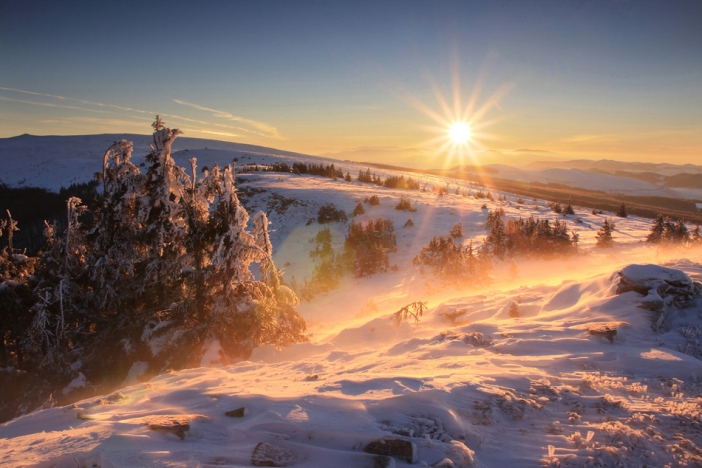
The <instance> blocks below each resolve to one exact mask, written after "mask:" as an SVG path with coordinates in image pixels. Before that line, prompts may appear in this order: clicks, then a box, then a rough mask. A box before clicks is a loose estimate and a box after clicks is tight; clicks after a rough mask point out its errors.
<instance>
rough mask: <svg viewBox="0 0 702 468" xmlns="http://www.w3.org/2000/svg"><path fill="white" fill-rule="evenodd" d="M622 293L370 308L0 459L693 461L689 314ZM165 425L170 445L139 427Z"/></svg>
mask: <svg viewBox="0 0 702 468" xmlns="http://www.w3.org/2000/svg"><path fill="white" fill-rule="evenodd" d="M672 266H674V267H677V268H679V269H681V270H684V271H687V272H688V273H689V277H692V278H699V277H700V276H699V275H700V274H701V273H702V265H700V264H699V263H693V262H690V261H685V262H678V263H676V264H673V265H672ZM656 274H658V273H654V275H653V276H655V275H656ZM620 283H621V278H620V277H619V275H617V274H616V272H615V274H614V275H613V274H612V272H607V273H602V274H598V275H595V276H593V277H591V278H589V279H586V280H582V281H570V280H567V281H564V282H562V283H561V284H558V285H553V286H538V287H531V288H517V289H513V290H503V291H492V292H490V293H484V294H480V295H467V296H464V297H456V298H454V299H452V300H450V301H446V302H443V303H441V304H438V305H437V306H435V307H432V308H431V309H430V310H429V311H428V312H427V313H426V314H425V315H424V316H422V317H421V318H420V320H419V322H418V323H414V321H413V320H401V321H398V320H396V318H395V317H394V315H392V314H388V313H380V314H379V315H378V317H377V318H374V319H372V320H370V321H367V322H365V323H363V324H362V325H360V326H358V327H352V328H346V329H344V330H342V331H341V332H340V333H338V334H336V335H335V336H333V337H331V338H330V339H328V340H327V341H326V342H325V343H319V342H312V343H305V344H299V345H295V346H293V347H291V348H289V349H286V350H284V351H280V352H279V351H276V350H274V349H272V348H268V347H264V348H260V349H258V350H256V351H255V352H254V354H253V355H252V356H251V359H250V360H249V361H247V362H242V363H239V364H236V365H231V366H227V367H219V368H199V369H191V370H186V371H181V372H177V373H173V374H170V375H163V376H160V377H157V378H154V379H152V380H151V381H150V382H148V383H144V384H139V385H135V386H131V387H127V388H124V389H122V390H121V391H120V392H118V393H115V394H113V395H109V396H106V397H99V398H94V399H90V400H85V401H82V402H78V403H77V404H75V405H73V406H70V407H64V408H53V409H48V410H44V411H41V412H37V413H34V414H31V415H28V416H25V417H23V418H20V419H18V420H15V421H12V422H10V423H7V424H5V425H3V426H0V461H1V462H2V464H3V465H5V466H29V465H34V464H39V463H42V464H41V465H40V466H72V465H70V463H74V464H75V463H78V464H79V465H81V466H83V465H90V464H94V466H102V467H112V466H127V467H131V466H134V467H136V466H222V465H223V466H251V463H252V461H251V457H252V454H253V452H254V451H255V448H256V446H257V445H258V444H259V443H266V444H270V445H272V446H275V447H277V448H278V449H279V450H281V451H283V453H285V454H287V455H288V456H289V457H292V458H291V459H293V460H294V466H301V467H316V466H377V465H373V463H375V462H374V461H373V458H372V457H371V455H369V454H367V453H365V452H364V451H363V448H364V447H365V446H366V445H367V444H368V443H370V442H373V441H377V440H379V439H381V438H383V439H386V440H387V439H393V438H402V439H405V440H408V441H411V442H412V443H414V444H415V445H416V447H417V462H418V463H425V464H426V465H434V464H436V463H438V462H440V461H442V460H443V459H445V458H448V459H449V460H450V462H451V463H452V464H447V465H444V466H463V467H466V466H483V467H497V466H539V465H541V464H553V466H558V464H559V463H561V464H563V463H570V464H577V465H584V464H586V463H588V462H589V463H590V464H593V465H594V466H638V465H639V464H641V463H642V462H645V464H647V465H650V466H663V465H665V464H675V466H697V465H696V464H698V463H699V462H700V460H702V457H701V456H700V455H701V453H700V448H701V446H702V439H701V438H700V433H699V421H700V417H701V416H700V414H701V413H700V409H701V408H700V401H699V398H698V397H697V396H696V395H697V394H698V393H699V392H700V390H702V387H700V384H699V383H698V380H697V379H698V377H697V376H698V374H699V370H700V361H699V360H698V359H696V358H695V357H693V356H691V355H688V354H685V353H683V352H680V350H682V349H686V350H687V351H688V352H690V353H691V354H694V350H695V349H697V351H698V352H699V348H694V345H693V346H692V348H690V347H689V344H690V339H689V338H690V335H689V334H688V335H687V336H688V338H685V337H684V336H683V335H681V333H680V330H681V329H684V328H685V327H687V328H686V329H688V330H700V329H702V320H701V319H700V317H699V316H698V311H699V307H700V306H701V305H702V304H700V303H699V299H698V302H697V303H696V305H694V304H693V305H691V306H690V307H688V308H686V309H672V308H671V309H670V314H669V316H668V319H667V327H668V328H669V330H668V331H663V332H654V331H653V330H652V329H651V324H652V322H653V321H654V319H655V316H656V314H655V313H654V312H651V311H648V310H645V309H642V308H641V307H640V306H641V305H642V302H643V300H644V298H643V296H642V295H641V294H639V293H637V292H635V291H629V292H622V290H621V288H620V287H619V284H620ZM515 307H516V312H515V311H514V310H515ZM339 312H340V313H342V312H343V308H342V307H340V309H339ZM598 330H599V331H602V330H605V331H606V330H610V331H611V330H616V333H615V334H607V333H597V331H598ZM591 331H592V332H591ZM693 341H694V339H693ZM686 345H687V346H688V347H687V348H685V346H686ZM238 408H244V410H243V411H240V412H239V413H238V414H239V415H243V417H229V416H226V415H225V413H226V412H229V411H232V410H236V409H238ZM176 420H178V421H180V422H181V423H183V422H187V423H188V424H189V428H188V430H184V431H183V432H182V433H181V434H180V435H182V439H181V438H180V437H179V436H178V435H176V434H173V433H169V432H167V431H164V430H161V431H154V430H149V428H148V424H149V423H152V424H153V423H154V421H161V422H163V421H171V422H173V421H176ZM393 463H395V465H396V466H409V465H408V464H407V463H406V462H404V461H402V459H399V458H397V459H394V460H393ZM445 463H449V462H445ZM395 465H393V466H395ZM426 465H422V466H426ZM278 466H283V465H278ZM386 466H391V465H386Z"/></svg>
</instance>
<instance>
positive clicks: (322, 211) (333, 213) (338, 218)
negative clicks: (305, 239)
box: [317, 202, 348, 224]
mask: <svg viewBox="0 0 702 468" xmlns="http://www.w3.org/2000/svg"><path fill="white" fill-rule="evenodd" d="M346 221H348V217H347V216H346V212H344V211H343V210H339V209H337V208H336V206H335V205H334V204H333V203H331V202H329V203H327V204H326V205H324V206H322V207H320V208H319V211H318V212H317V222H318V223H319V224H325V223H335V222H336V223H338V222H342V223H345V222H346Z"/></svg>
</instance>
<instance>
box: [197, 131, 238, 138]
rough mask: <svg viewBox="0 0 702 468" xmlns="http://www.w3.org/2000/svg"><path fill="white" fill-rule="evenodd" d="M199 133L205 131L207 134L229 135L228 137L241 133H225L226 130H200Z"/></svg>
mask: <svg viewBox="0 0 702 468" xmlns="http://www.w3.org/2000/svg"><path fill="white" fill-rule="evenodd" d="M200 133H207V134H208V135H222V136H229V137H239V136H241V135H237V134H235V133H227V132H211V131H209V130H200Z"/></svg>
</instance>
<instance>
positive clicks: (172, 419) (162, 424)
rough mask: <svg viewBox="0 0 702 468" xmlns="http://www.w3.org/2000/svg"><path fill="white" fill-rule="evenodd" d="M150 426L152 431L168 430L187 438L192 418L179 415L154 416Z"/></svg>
mask: <svg viewBox="0 0 702 468" xmlns="http://www.w3.org/2000/svg"><path fill="white" fill-rule="evenodd" d="M148 426H149V429H151V430H152V431H158V432H168V433H171V434H175V435H177V436H178V437H180V438H181V439H185V433H186V432H188V431H189V430H190V419H189V418H187V417H179V416H154V417H153V419H151V421H150V422H149V423H148Z"/></svg>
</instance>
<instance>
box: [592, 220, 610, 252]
mask: <svg viewBox="0 0 702 468" xmlns="http://www.w3.org/2000/svg"><path fill="white" fill-rule="evenodd" d="M595 237H596V238H597V243H596V245H597V247H600V248H603V249H608V248H612V247H614V241H613V239H612V227H611V224H610V222H609V221H608V220H606V219H605V220H604V223H603V224H602V227H601V228H600V229H599V231H597V235H596V236H595Z"/></svg>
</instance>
